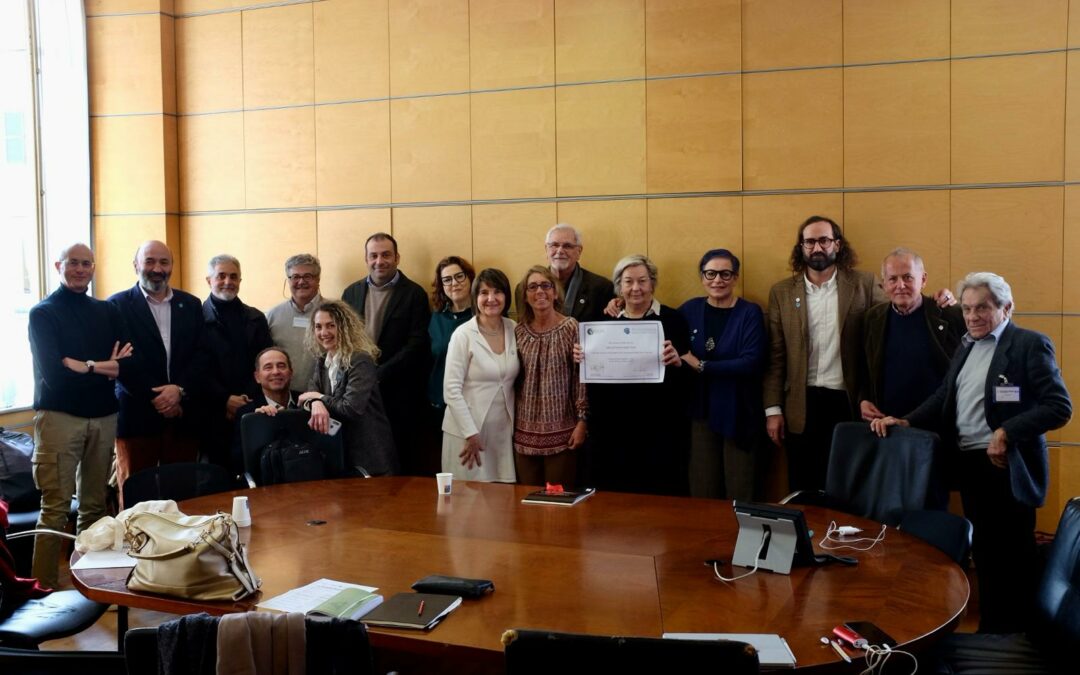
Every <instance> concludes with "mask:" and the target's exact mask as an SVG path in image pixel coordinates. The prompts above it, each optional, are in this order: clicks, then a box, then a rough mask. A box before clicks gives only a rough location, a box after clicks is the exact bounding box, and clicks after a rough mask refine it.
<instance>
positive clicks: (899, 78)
mask: <svg viewBox="0 0 1080 675" xmlns="http://www.w3.org/2000/svg"><path fill="white" fill-rule="evenodd" d="M948 182H949V64H948V63H911V64H903V65H893V66H874V67H868V68H850V69H846V70H845V71H844V185H846V186H878V185H939V184H945V183H948Z"/></svg>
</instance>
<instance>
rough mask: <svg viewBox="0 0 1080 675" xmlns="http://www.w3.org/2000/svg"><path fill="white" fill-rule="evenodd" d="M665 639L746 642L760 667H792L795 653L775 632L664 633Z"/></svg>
mask: <svg viewBox="0 0 1080 675" xmlns="http://www.w3.org/2000/svg"><path fill="white" fill-rule="evenodd" d="M664 639H666V640H731V641H733V642H746V643H747V644H750V645H752V646H753V647H754V649H756V650H757V653H758V663H759V664H761V666H762V667H765V666H768V667H770V668H794V667H795V654H794V653H792V651H791V647H789V646H788V643H787V640H785V639H784V638H782V637H780V636H779V635H777V634H775V633H664Z"/></svg>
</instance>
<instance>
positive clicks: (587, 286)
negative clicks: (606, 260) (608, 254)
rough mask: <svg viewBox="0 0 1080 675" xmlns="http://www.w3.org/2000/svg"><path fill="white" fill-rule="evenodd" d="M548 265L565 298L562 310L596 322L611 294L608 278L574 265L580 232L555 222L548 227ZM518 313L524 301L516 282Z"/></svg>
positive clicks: (581, 318) (580, 250) (582, 248)
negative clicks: (556, 278) (560, 285)
mask: <svg viewBox="0 0 1080 675" xmlns="http://www.w3.org/2000/svg"><path fill="white" fill-rule="evenodd" d="M544 249H545V251H546V254H547V259H548V268H549V269H550V270H551V271H552V272H554V273H555V276H557V277H558V278H559V283H560V284H562V287H563V292H564V293H565V294H566V301H565V302H564V303H563V312H564V313H565V314H566V315H568V316H572V317H574V318H575V319H577V320H578V322H582V321H599V320H600V319H602V318H603V316H604V308H605V307H607V305H608V303H609V302H611V300H612V298H614V297H615V289H614V287H613V286H612V284H611V279H607V278H605V277H602V276H600V275H599V274H594V273H592V272H590V271H589V270H587V269H585V268H584V267H582V266H581V265H580V264H578V261H579V260H580V259H581V252H582V250H584V246H582V243H581V233H580V232H578V231H577V230H576V229H575V228H574V227H573V226H571V225H567V224H566V223H559V224H558V225H556V226H555V227H553V228H551V229H550V230H548V233H547V238H546V239H545V241H544ZM514 298H515V302H516V303H517V308H518V313H519V314H520V312H521V308H522V307H523V306H524V303H525V291H524V289H523V288H522V287H521V284H518V286H517V288H516V289H515V290H514Z"/></svg>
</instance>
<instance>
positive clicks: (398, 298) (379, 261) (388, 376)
mask: <svg viewBox="0 0 1080 675" xmlns="http://www.w3.org/2000/svg"><path fill="white" fill-rule="evenodd" d="M364 254H365V259H366V260H367V265H368V276H367V277H365V278H363V279H361V280H359V281H357V282H355V283H353V284H351V285H350V286H349V287H348V288H346V289H345V293H344V294H343V295H342V296H341V299H342V300H344V301H345V302H347V303H348V304H349V305H351V306H352V308H353V309H355V310H356V313H357V314H359V315H360V316H361V318H363V319H364V325H365V327H366V328H367V331H368V334H370V335H371V337H372V339H373V340H375V344H377V345H378V346H379V350H380V351H381V352H382V353H381V354H380V355H379V360H378V377H379V390H380V392H381V394H382V400H383V405H384V406H386V415H387V417H388V418H389V420H390V427H391V429H392V431H393V435H394V444H395V445H396V446H397V448H398V452H399V461H400V462H401V465H402V467H401V470H402V472H403V473H406V474H412V475H428V474H430V473H433V472H435V471H438V468H437V466H438V460H437V458H436V457H435V456H434V451H433V449H425V448H422V447H421V444H420V442H419V435H418V434H417V431H418V429H419V427H420V425H418V424H417V423H416V420H417V419H418V417H417V416H418V415H420V413H421V411H423V410H424V409H425V408H426V407H427V405H428V403H427V400H426V393H427V378H428V371H429V369H430V360H431V344H430V339H429V337H428V324H429V323H430V322H431V309H430V307H429V305H428V296H427V293H426V292H425V291H424V289H423V288H422V287H421V286H420V285H419V284H417V283H416V282H414V281H411V280H410V279H409V278H408V277H406V276H405V274H404V273H403V272H402V271H401V270H399V269H398V264H399V263H400V262H401V256H400V255H399V254H398V247H397V240H395V239H394V238H393V237H392V236H390V235H389V234H386V233H385V232H377V233H375V234H373V235H371V236H370V237H368V239H367V241H366V242H365V243H364Z"/></svg>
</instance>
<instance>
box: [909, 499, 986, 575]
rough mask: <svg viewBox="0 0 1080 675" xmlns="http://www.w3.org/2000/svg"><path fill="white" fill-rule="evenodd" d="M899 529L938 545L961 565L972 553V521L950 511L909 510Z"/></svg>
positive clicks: (963, 564)
mask: <svg viewBox="0 0 1080 675" xmlns="http://www.w3.org/2000/svg"><path fill="white" fill-rule="evenodd" d="M899 529H901V530H903V531H905V532H907V533H908V534H913V535H915V536H916V537H918V538H919V539H922V540H923V541H925V542H926V543H928V544H931V545H932V546H935V547H937V548H938V549H940V550H941V551H942V552H943V553H945V555H947V556H949V557H950V558H952V559H953V561H955V562H956V564H957V565H960V566H961V567H966V566H967V562H968V556H969V555H970V554H971V533H972V527H971V521H970V520H968V519H967V518H964V517H963V516H958V515H956V514H954V513H949V512H948V511H908V512H907V513H905V514H904V517H903V519H902V520H901V521H900V526H899Z"/></svg>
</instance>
